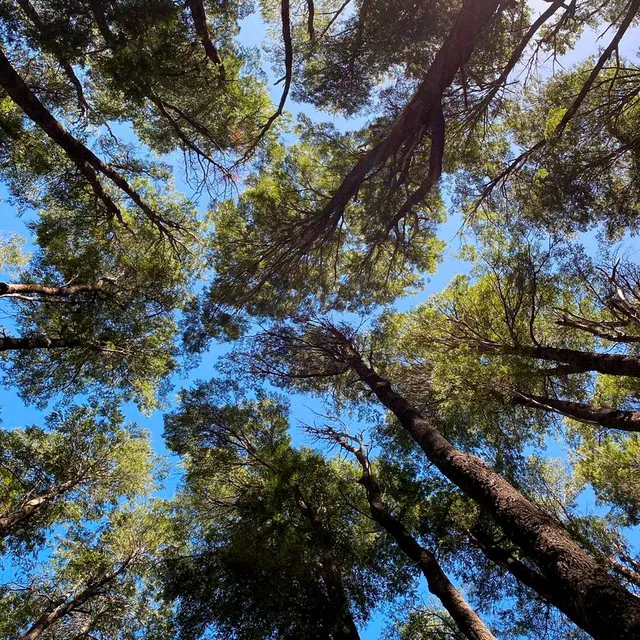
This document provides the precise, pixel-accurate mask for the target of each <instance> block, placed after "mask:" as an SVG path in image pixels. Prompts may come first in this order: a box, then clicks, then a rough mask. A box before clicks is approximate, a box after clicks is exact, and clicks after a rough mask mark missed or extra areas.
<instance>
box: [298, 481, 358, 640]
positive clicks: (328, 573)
mask: <svg viewBox="0 0 640 640" xmlns="http://www.w3.org/2000/svg"><path fill="white" fill-rule="evenodd" d="M292 491H293V494H294V497H295V499H296V503H297V504H298V508H299V509H300V512H301V513H302V514H303V515H304V517H305V518H307V520H308V521H309V522H310V523H311V525H312V526H313V527H314V528H316V529H317V530H319V531H322V533H323V534H326V533H327V532H326V529H325V527H324V525H323V523H322V522H321V521H320V520H319V519H318V517H317V514H316V513H315V511H314V509H313V508H312V507H311V506H310V505H309V504H308V503H307V501H306V500H305V499H304V497H303V495H302V491H301V489H300V486H299V485H297V484H294V485H293V486H292ZM317 568H318V572H319V575H320V577H321V579H322V582H323V584H324V587H325V589H326V597H327V605H328V606H327V609H326V612H325V617H324V624H325V625H326V628H327V629H328V631H329V632H330V633H331V636H332V638H333V640H360V634H359V633H358V628H357V627H356V623H355V621H354V619H353V616H352V615H351V606H350V604H349V598H347V594H346V592H345V590H344V584H343V582H342V574H341V572H340V567H339V566H338V564H337V563H336V561H335V559H334V557H333V555H332V554H331V553H326V554H324V557H322V559H321V560H319V561H318V563H317Z"/></svg>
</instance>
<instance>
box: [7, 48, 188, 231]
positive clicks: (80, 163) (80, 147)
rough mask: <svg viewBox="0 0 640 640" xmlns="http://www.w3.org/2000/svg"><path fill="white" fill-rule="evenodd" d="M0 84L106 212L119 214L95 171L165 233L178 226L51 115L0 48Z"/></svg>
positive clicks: (117, 216)
mask: <svg viewBox="0 0 640 640" xmlns="http://www.w3.org/2000/svg"><path fill="white" fill-rule="evenodd" d="M0 86H2V88H3V89H4V90H5V91H6V92H7V94H8V95H9V97H10V98H11V99H12V100H13V101H14V102H15V103H16V104H17V105H18V106H19V107H20V108H21V109H22V111H23V112H24V113H25V114H26V115H27V117H28V118H30V119H31V120H32V121H33V122H34V123H35V124H36V125H38V126H39V127H40V128H41V129H42V130H43V131H44V132H45V133H46V134H47V135H48V136H49V137H50V138H51V139H52V140H53V141H54V142H55V143H56V144H57V145H59V146H60V147H61V148H62V149H63V150H64V151H65V152H66V154H67V155H68V156H69V158H70V159H71V161H72V162H73V163H74V164H75V165H76V167H78V169H79V170H80V172H81V173H82V175H83V176H84V177H85V178H86V180H87V182H89V184H90V185H91V187H92V188H93V191H94V193H95V194H96V196H97V197H98V198H99V199H100V200H101V201H102V202H103V204H104V205H105V207H106V209H107V211H108V212H109V215H111V216H113V217H116V218H117V219H118V220H121V218H122V216H121V213H120V210H119V209H118V206H117V205H116V204H115V202H114V201H113V200H112V199H111V197H110V196H109V195H108V194H107V193H106V191H105V190H104V187H103V186H102V184H101V182H100V180H99V178H98V173H101V174H102V175H104V176H105V177H107V178H108V179H109V180H111V182H113V183H114V184H115V185H116V186H117V187H118V188H119V189H121V190H122V191H123V192H124V193H125V194H126V195H127V196H129V197H130V198H131V200H133V202H134V203H135V204H136V205H137V206H138V207H139V208H140V209H141V210H142V212H143V213H144V214H145V215H146V217H147V218H148V219H149V220H150V221H151V222H152V223H153V224H154V225H155V226H156V227H157V228H158V229H159V230H160V231H162V232H163V233H164V234H165V235H169V228H177V227H178V225H176V224H175V223H172V222H171V221H168V220H165V219H163V218H162V217H161V216H159V215H158V214H157V213H156V212H155V211H154V210H153V209H152V208H151V207H149V205H148V204H146V202H144V200H143V199H142V198H141V197H140V194H139V193H138V192H137V191H135V190H134V189H133V187H131V185H130V184H129V183H128V182H127V180H126V179H125V178H124V177H123V176H122V175H120V174H119V173H118V172H117V171H116V170H115V169H113V168H111V167H110V166H109V165H107V164H105V163H104V162H103V161H102V160H100V158H98V156H96V154H95V153H93V151H91V150H90V149H89V148H87V147H86V146H85V145H84V144H82V142H80V141H79V140H78V139H77V138H75V137H74V136H72V135H71V134H70V133H69V132H68V131H67V130H66V129H65V128H64V127H63V126H62V125H61V124H60V123H59V122H58V121H57V120H56V119H55V118H54V117H53V115H51V113H50V112H49V111H48V110H47V108H46V107H45V106H44V105H43V104H42V102H40V100H39V99H38V98H37V97H36V95H35V94H34V93H33V92H32V91H31V89H29V87H28V86H27V85H26V83H25V82H24V80H23V79H22V78H21V77H20V75H19V74H18V73H17V71H16V70H15V69H14V68H13V66H12V65H11V62H10V61H9V59H8V58H7V57H6V56H5V54H4V51H2V49H0ZM96 172H97V173H96Z"/></svg>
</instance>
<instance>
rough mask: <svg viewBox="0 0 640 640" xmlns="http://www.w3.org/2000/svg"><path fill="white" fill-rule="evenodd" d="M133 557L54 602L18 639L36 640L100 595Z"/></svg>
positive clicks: (126, 567) (128, 564) (127, 565)
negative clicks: (77, 591)
mask: <svg viewBox="0 0 640 640" xmlns="http://www.w3.org/2000/svg"><path fill="white" fill-rule="evenodd" d="M134 558H135V555H132V556H130V557H129V559H128V560H127V561H126V562H124V563H123V564H122V565H120V567H119V568H118V569H116V570H115V571H112V572H111V573H108V574H106V575H105V576H103V577H102V578H100V580H96V581H91V582H88V583H87V584H86V586H85V588H84V589H83V590H82V591H80V592H79V593H78V594H77V595H76V596H73V597H72V598H71V599H69V596H70V594H67V596H66V597H65V598H64V600H63V601H62V602H60V601H58V603H57V604H56V603H54V604H53V605H52V606H51V607H49V608H48V609H47V610H46V611H45V612H44V613H43V614H42V615H41V616H40V617H39V618H38V619H37V620H36V621H35V622H34V624H33V625H32V626H31V627H30V628H29V630H28V631H27V632H26V633H25V634H24V635H23V636H21V637H20V640H36V638H39V637H40V636H41V635H42V634H43V633H44V632H45V631H46V630H47V629H48V628H49V627H50V626H51V625H53V624H55V623H56V622H58V621H59V620H61V619H62V618H64V617H65V616H68V615H71V614H73V612H74V611H77V610H78V609H79V608H80V607H82V605H84V604H85V603H86V602H87V601H88V600H90V599H91V598H93V597H95V596H97V595H100V594H101V593H102V591H103V589H104V587H105V586H106V585H107V584H109V583H110V582H112V581H113V580H115V579H116V578H117V577H118V576H119V575H121V574H122V573H124V572H125V571H126V570H127V569H128V568H129V566H130V565H131V563H132V562H133V560H134Z"/></svg>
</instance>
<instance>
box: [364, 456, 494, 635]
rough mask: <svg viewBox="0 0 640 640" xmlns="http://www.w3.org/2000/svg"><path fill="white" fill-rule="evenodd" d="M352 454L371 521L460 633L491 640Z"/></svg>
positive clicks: (477, 618) (366, 463)
mask: <svg viewBox="0 0 640 640" xmlns="http://www.w3.org/2000/svg"><path fill="white" fill-rule="evenodd" d="M354 453H355V455H356V457H357V458H358V461H359V462H360V465H361V466H362V477H361V478H360V483H361V484H362V485H363V486H364V487H365V489H366V491H367V499H368V501H369V509H370V511H371V515H372V516H373V519H374V520H375V521H376V522H377V523H378V524H379V525H380V526H381V527H383V528H384V529H385V531H387V533H389V534H390V535H391V537H393V539H394V540H395V541H396V543H397V544H398V546H399V547H400V549H401V550H402V551H403V553H404V554H405V555H407V556H408V557H409V558H410V559H411V560H413V562H415V563H416V564H417V565H418V566H419V567H420V570H421V571H422V573H423V575H424V577H425V578H426V580H427V586H428V587H429V591H431V593H433V594H434V595H435V596H436V597H437V598H439V600H440V602H442V605H443V606H444V608H445V609H446V610H447V611H448V612H449V615H450V616H451V617H452V618H453V620H454V621H455V623H456V624H457V625H458V628H459V629H460V631H462V633H464V635H465V636H466V637H467V638H469V640H495V636H494V635H493V634H492V633H491V631H489V629H488V628H487V626H486V625H485V624H484V622H483V621H482V619H481V618H480V616H478V614H477V613H476V612H475V611H474V610H473V609H472V608H471V606H470V605H469V603H468V602H467V601H466V600H465V599H464V598H463V597H462V595H461V594H460V592H459V591H458V590H457V589H456V588H455V587H454V586H453V584H451V581H450V580H449V578H447V575H446V574H445V573H444V571H443V570H442V568H441V567H440V563H439V562H438V560H437V558H436V556H435V555H434V554H433V553H432V552H431V551H429V550H428V549H426V548H424V547H423V546H421V545H420V544H419V543H418V541H417V540H416V539H415V538H414V537H413V536H412V535H411V534H410V533H409V531H408V530H407V529H406V527H405V526H404V525H403V524H402V522H400V521H399V520H397V519H396V518H394V517H393V516H392V515H391V511H390V510H389V507H388V506H387V504H386V503H385V502H384V499H383V497H382V491H381V490H380V486H379V485H378V483H377V481H376V479H375V478H374V477H373V475H372V473H371V467H370V464H369V460H368V458H367V457H366V454H365V453H364V452H362V450H360V451H355V450H354Z"/></svg>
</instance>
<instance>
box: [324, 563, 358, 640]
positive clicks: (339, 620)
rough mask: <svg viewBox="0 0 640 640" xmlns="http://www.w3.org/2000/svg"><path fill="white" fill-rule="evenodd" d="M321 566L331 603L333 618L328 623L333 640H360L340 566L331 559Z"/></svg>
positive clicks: (330, 611) (330, 609) (330, 612)
mask: <svg viewBox="0 0 640 640" xmlns="http://www.w3.org/2000/svg"><path fill="white" fill-rule="evenodd" d="M321 564H322V568H321V574H322V579H323V582H324V585H325V587H326V589H327V597H328V601H329V615H330V617H331V618H332V619H330V620H329V621H328V622H329V628H330V629H331V636H332V637H333V640H360V634H359V633H358V628H357V627H356V623H355V621H354V619H353V616H352V615H351V607H350V606H349V599H348V598H347V594H346V593H345V590H344V585H343V583H342V575H341V573H340V569H339V568H338V565H337V564H336V563H335V562H334V560H333V558H330V557H327V558H324V559H323V561H322V563H321Z"/></svg>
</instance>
